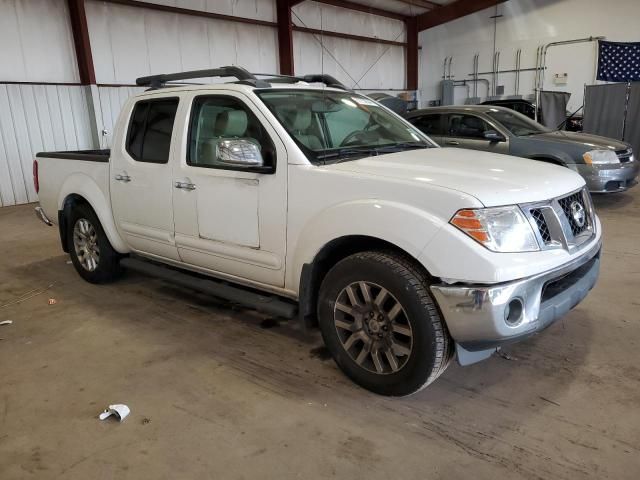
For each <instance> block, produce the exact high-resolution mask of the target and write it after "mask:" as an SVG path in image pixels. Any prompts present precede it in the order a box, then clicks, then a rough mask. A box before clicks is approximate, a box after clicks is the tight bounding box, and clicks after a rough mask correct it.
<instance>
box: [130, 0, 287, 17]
mask: <svg viewBox="0 0 640 480" xmlns="http://www.w3.org/2000/svg"><path fill="white" fill-rule="evenodd" d="M142 1H143V2H147V3H157V4H159V5H169V6H172V7H180V8H188V9H191V10H199V11H203V12H212V13H222V14H223V15H234V16H236V17H245V18H254V19H256V20H266V21H268V22H275V21H276V9H275V0H142Z"/></svg>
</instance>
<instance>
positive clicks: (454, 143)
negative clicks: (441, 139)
mask: <svg viewBox="0 0 640 480" xmlns="http://www.w3.org/2000/svg"><path fill="white" fill-rule="evenodd" d="M445 143H446V144H447V145H460V142H456V141H455V140H449V141H448V142H445Z"/></svg>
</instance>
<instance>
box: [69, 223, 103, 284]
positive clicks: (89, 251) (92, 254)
mask: <svg viewBox="0 0 640 480" xmlns="http://www.w3.org/2000/svg"><path fill="white" fill-rule="evenodd" d="M73 247H74V250H75V253H76V257H77V258H78V261H79V262H80V265H82V268H84V269H85V270H86V271H88V272H93V271H94V270H95V269H96V268H98V264H99V263H100V247H99V246H98V233H97V232H96V229H95V227H94V226H93V225H92V224H91V222H89V220H87V219H85V218H79V219H78V220H77V221H76V224H75V226H74V227H73Z"/></svg>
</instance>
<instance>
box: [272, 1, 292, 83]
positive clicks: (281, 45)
mask: <svg viewBox="0 0 640 480" xmlns="http://www.w3.org/2000/svg"><path fill="white" fill-rule="evenodd" d="M276 14H277V19H278V58H279V63H280V73H281V74H282V75H293V74H294V66H293V31H292V27H293V21H292V20H291V3H290V0H276Z"/></svg>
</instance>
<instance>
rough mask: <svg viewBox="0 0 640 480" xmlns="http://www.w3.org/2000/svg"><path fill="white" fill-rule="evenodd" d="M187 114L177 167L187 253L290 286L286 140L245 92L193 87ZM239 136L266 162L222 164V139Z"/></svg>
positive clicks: (192, 259)
mask: <svg viewBox="0 0 640 480" xmlns="http://www.w3.org/2000/svg"><path fill="white" fill-rule="evenodd" d="M181 115H182V116H181V118H183V120H182V121H184V122H185V125H188V130H187V131H185V134H186V139H185V140H186V141H183V142H182V150H181V152H180V153H179V161H176V162H175V163H174V172H173V180H174V189H173V203H174V215H175V235H176V244H177V246H178V251H179V253H180V258H181V259H182V261H183V262H185V263H187V264H191V265H195V266H198V267H201V268H206V269H208V270H210V271H213V272H217V273H219V274H221V275H222V276H229V277H234V278H238V279H243V280H249V281H251V282H257V283H260V284H268V285H271V286H278V287H282V286H284V258H285V248H286V245H285V242H286V212H287V205H286V201H287V196H286V194H287V190H286V186H287V168H286V167H287V155H286V150H285V147H284V144H283V143H282V141H281V140H280V138H279V137H278V136H277V134H276V133H275V130H273V128H272V127H271V125H270V124H269V123H268V122H267V120H266V118H265V117H264V115H263V114H262V113H261V112H260V110H259V109H258V108H257V107H256V105H255V104H252V103H251V101H250V99H249V98H247V97H246V96H245V95H243V94H241V93H238V92H232V91H220V93H216V94H198V93H194V94H192V95H191V97H190V98H189V100H188V105H185V109H184V111H183V112H182V113H181ZM234 139H235V140H242V141H243V142H249V143H252V144H254V145H256V146H257V147H258V148H259V150H260V152H261V156H262V158H263V160H264V166H263V167H262V168H255V167H246V166H229V165H227V164H225V163H223V162H222V161H221V157H220V156H221V153H220V147H219V145H221V143H220V142H222V141H225V140H234ZM245 145H246V143H245ZM276 163H277V165H276Z"/></svg>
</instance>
